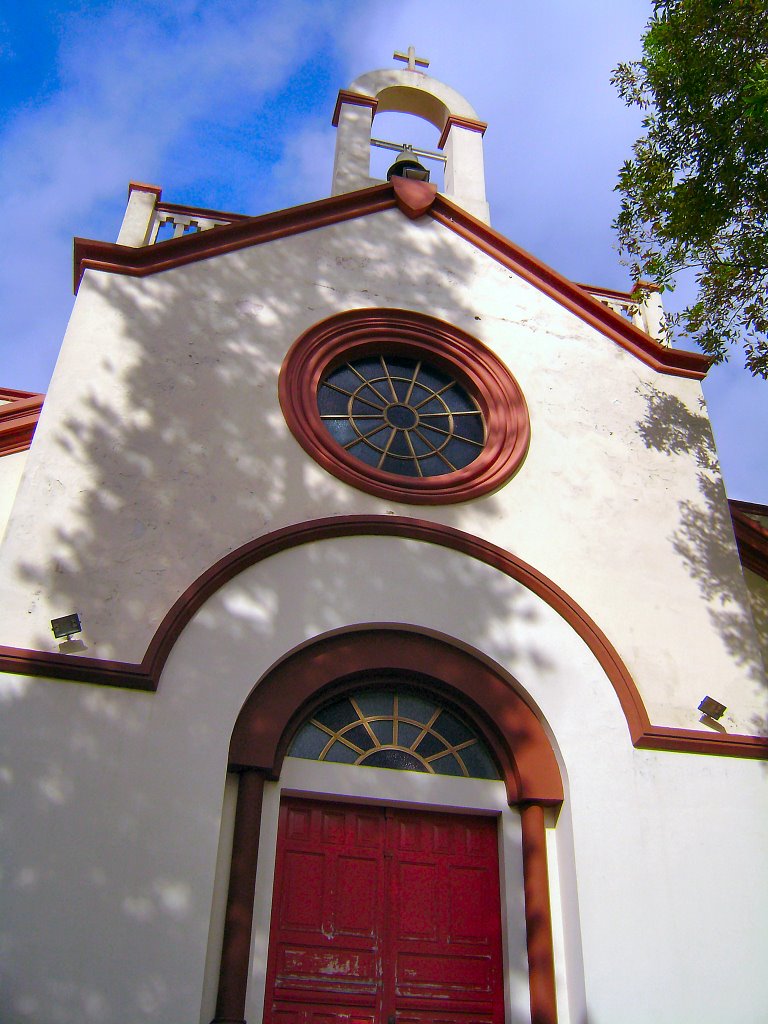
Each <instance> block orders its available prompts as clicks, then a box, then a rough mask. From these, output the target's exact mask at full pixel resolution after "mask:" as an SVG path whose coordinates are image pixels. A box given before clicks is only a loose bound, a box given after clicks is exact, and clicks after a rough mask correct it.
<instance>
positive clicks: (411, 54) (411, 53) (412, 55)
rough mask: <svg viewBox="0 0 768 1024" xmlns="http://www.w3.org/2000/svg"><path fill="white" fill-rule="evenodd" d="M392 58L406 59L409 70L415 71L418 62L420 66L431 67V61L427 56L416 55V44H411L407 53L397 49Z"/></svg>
mask: <svg viewBox="0 0 768 1024" xmlns="http://www.w3.org/2000/svg"><path fill="white" fill-rule="evenodd" d="M392 59H393V60H404V61H405V62H406V64H407V65H408V70H409V71H415V70H416V65H417V64H418V66H419V67H420V68H428V67H429V61H428V60H427V58H426V57H417V56H416V47H415V46H409V47H408V52H407V53H401V52H400V51H399V50H395V52H394V53H393V54H392Z"/></svg>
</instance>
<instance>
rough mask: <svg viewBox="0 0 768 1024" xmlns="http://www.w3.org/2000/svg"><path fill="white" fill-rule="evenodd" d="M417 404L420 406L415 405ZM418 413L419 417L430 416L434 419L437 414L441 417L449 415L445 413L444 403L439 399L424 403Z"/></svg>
mask: <svg viewBox="0 0 768 1024" xmlns="http://www.w3.org/2000/svg"><path fill="white" fill-rule="evenodd" d="M424 397H426V396H424ZM415 404H417V405H418V403H415ZM418 412H419V416H429V417H432V416H434V415H435V414H436V413H437V414H439V415H441V416H445V415H447V413H446V411H445V406H444V405H443V403H442V402H441V401H440V399H439V398H430V399H429V401H428V402H424V404H423V405H419V409H418Z"/></svg>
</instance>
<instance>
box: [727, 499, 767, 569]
mask: <svg viewBox="0 0 768 1024" xmlns="http://www.w3.org/2000/svg"><path fill="white" fill-rule="evenodd" d="M740 506H741V507H740ZM728 507H729V508H730V512H731V520H732V522H733V532H734V534H735V536H736V546H737V547H738V549H739V558H740V559H741V564H742V565H743V566H744V568H745V569H749V570H750V571H751V572H754V573H757V575H758V576H762V577H763V579H764V580H768V529H766V528H765V527H764V526H763V525H762V523H760V522H758V521H757V519H753V518H752V516H751V515H749V514H748V513H747V512H746V511H744V508H745V507H746V508H750V509H751V510H753V511H754V510H758V511H760V514H762V515H768V508H766V507H765V505H753V504H751V503H747V502H735V501H729V502H728Z"/></svg>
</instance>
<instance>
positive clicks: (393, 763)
mask: <svg viewBox="0 0 768 1024" xmlns="http://www.w3.org/2000/svg"><path fill="white" fill-rule="evenodd" d="M361 764H364V765H365V766H366V767H368V768H399V769H400V770H401V771H403V770H405V771H409V772H425V771H427V769H426V768H425V767H424V765H423V764H422V763H421V761H419V759H418V758H417V757H414V756H413V754H409V753H408V752H407V751H405V750H374V751H373V753H372V754H368V755H367V756H366V758H365V760H364V761H361Z"/></svg>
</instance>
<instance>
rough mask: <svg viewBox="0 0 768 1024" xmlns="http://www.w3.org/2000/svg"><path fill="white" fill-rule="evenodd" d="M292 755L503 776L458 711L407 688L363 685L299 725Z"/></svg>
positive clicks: (469, 775)
mask: <svg viewBox="0 0 768 1024" xmlns="http://www.w3.org/2000/svg"><path fill="white" fill-rule="evenodd" d="M288 753H289V755H290V756H291V757H303V758H309V759H311V760H314V761H336V762H339V763H342V764H358V765H365V766H366V767H376V768H397V769H400V770H405V771H413V772H428V773H430V774H433V775H458V776H464V777H465V778H473V779H498V778H499V773H498V771H497V769H496V766H495V764H494V763H493V760H492V758H491V756H490V753H489V751H488V748H487V747H486V745H485V743H483V741H482V740H481V739H480V738H479V737H478V736H477V734H476V732H475V731H474V729H472V728H471V727H470V726H469V725H467V723H466V722H464V721H462V720H461V719H460V718H458V717H457V716H456V714H455V713H454V712H453V711H449V710H448V709H447V708H445V707H443V706H441V705H439V704H437V703H435V702H434V701H432V700H430V699H429V698H425V697H424V696H422V695H420V694H416V693H410V692H407V691H394V690H386V689H375V690H361V691H358V692H357V693H354V694H352V695H349V696H346V697H343V698H341V699H339V700H336V701H334V702H333V703H331V704H327V705H326V706H325V707H324V708H321V709H320V710H319V711H318V712H316V713H315V715H314V716H313V717H312V718H311V719H310V720H309V721H308V722H305V723H304V725H303V726H302V727H301V728H300V729H299V731H298V733H297V734H296V736H295V738H294V740H293V743H292V745H291V747H290V749H289V751H288Z"/></svg>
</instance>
